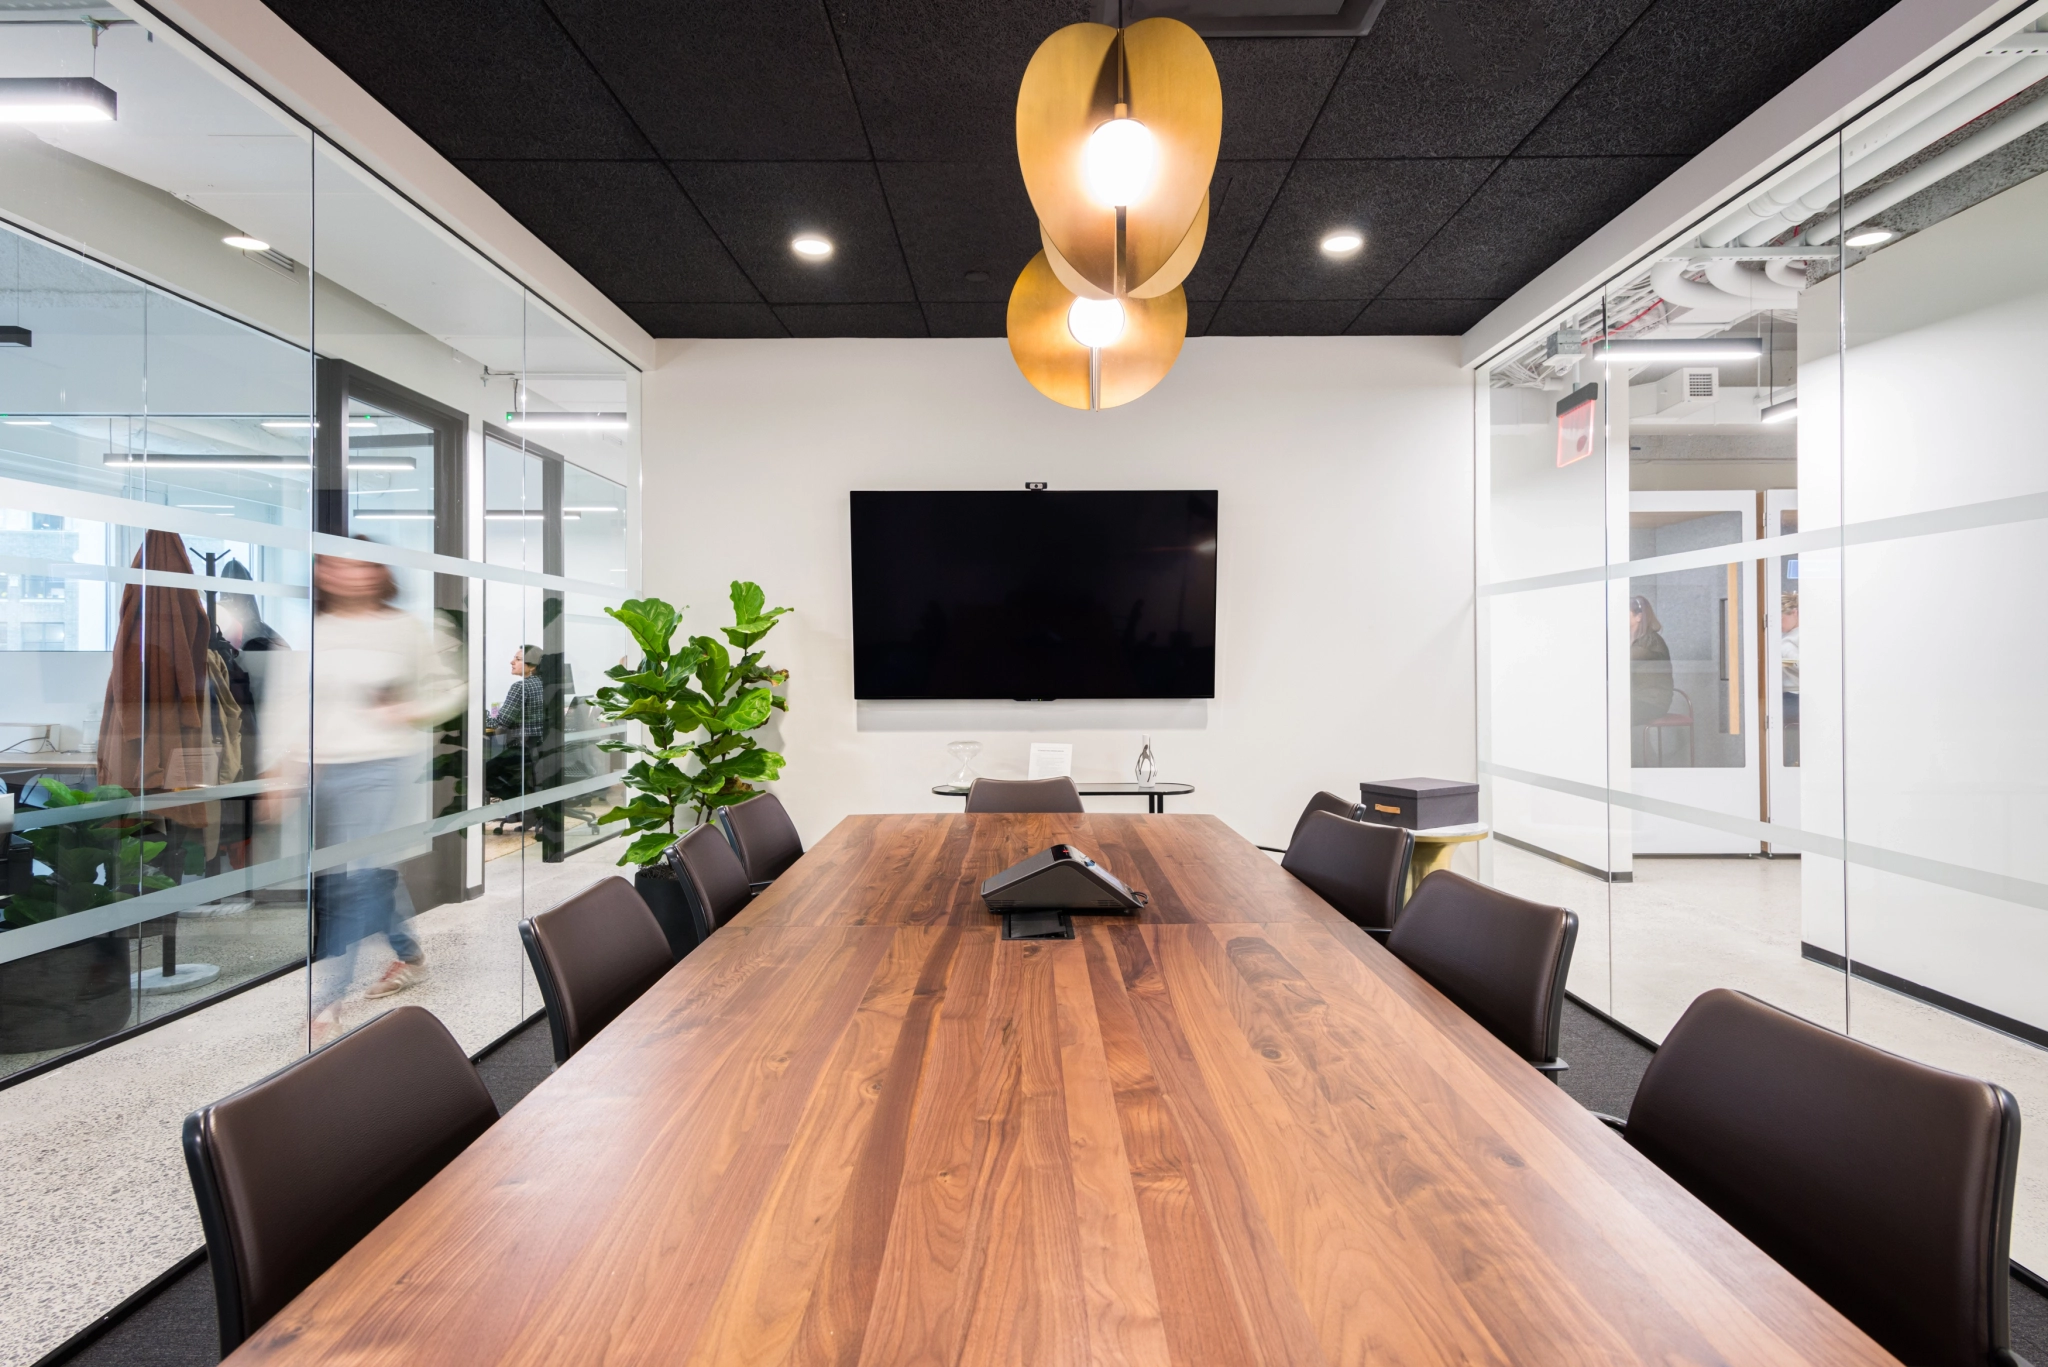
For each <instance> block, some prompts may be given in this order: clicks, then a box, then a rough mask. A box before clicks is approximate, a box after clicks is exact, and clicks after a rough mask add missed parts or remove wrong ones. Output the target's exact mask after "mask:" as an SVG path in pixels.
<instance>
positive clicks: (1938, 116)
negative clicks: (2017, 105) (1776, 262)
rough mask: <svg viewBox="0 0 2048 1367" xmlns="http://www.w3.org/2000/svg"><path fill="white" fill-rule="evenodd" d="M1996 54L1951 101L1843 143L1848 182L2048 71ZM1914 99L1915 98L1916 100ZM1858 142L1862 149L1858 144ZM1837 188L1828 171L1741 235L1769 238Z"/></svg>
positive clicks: (1926, 143) (1831, 198)
mask: <svg viewBox="0 0 2048 1367" xmlns="http://www.w3.org/2000/svg"><path fill="white" fill-rule="evenodd" d="M2000 60H2001V61H2002V62H2003V63H2005V65H2003V66H2002V67H2001V68H1998V69H1994V71H1993V72H1992V79H1990V80H1986V81H1984V82H1983V83H1982V84H1981V85H1978V86H1977V87H1976V88H1975V89H1972V90H1969V91H1967V92H1965V93H1964V94H1963V95H1962V96H1961V97H1960V98H1958V99H1955V100H1952V101H1950V102H1949V103H1948V104H1947V105H1945V106H1944V107H1942V108H1940V109H1937V110H1935V111H1934V112H1933V113H1931V114H1929V115H1927V116H1925V117H1923V118H1921V119H1919V120H1918V121H1916V122H1915V123H1914V124H1912V125H1911V126H1910V127H1907V128H1904V129H1902V130H1899V131H1897V132H1894V133H1892V134H1891V135H1890V136H1887V137H1884V138H1883V139H1877V138H1874V137H1873V136H1871V133H1872V132H1874V131H1875V126H1873V129H1872V130H1870V131H1867V132H1866V133H1864V134H1862V135H1859V136H1858V137H1857V138H1856V139H1855V140H1854V142H1855V147H1844V148H1843V160H1844V162H1845V169H1846V179H1847V181H1848V188H1849V189H1850V190H1854V189H1856V188H1857V187H1858V186H1860V185H1867V184H1869V183H1870V182H1871V181H1873V180H1875V179H1877V177H1879V176H1881V175H1883V174H1884V173H1885V172H1886V171H1889V170H1891V169H1892V168H1893V167H1894V166H1897V165H1898V164H1899V163H1900V162H1902V161H1905V160H1906V159H1907V158H1909V157H1913V156H1917V155H1918V154H1919V153H1921V152H1924V151H1925V150H1927V149H1928V148H1929V147H1931V146H1933V145H1934V144H1935V143H1937V142H1940V141H1941V140H1942V139H1943V138H1945V137H1947V136H1948V135H1949V134H1951V133H1953V132H1955V131H1956V130H1957V129H1958V128H1961V127H1962V126H1963V125H1964V124H1967V123H1971V122H1973V121H1975V120H1977V119H1980V118H1982V117H1984V115H1986V114H1988V113H1990V112H1991V111H1992V110H1994V109H1996V108H1998V106H2000V105H2002V104H2004V103H2005V102H2006V101H2007V100H2009V99H2011V98H2012V97H2013V96H2015V95H2017V94H2019V93H2020V92H2021V91H2023V90H2025V89H2026V88H2027V87H2029V86H2031V85H2033V84H2034V83H2035V82H2036V81H2038V80H2040V79H2041V78H2042V77H2043V76H2044V75H2048V60H2044V59H2042V58H2038V57H2015V58H2004V59H2000ZM1972 65H1973V66H1974V65H1975V64H1974V63H1973V64H1972ZM1914 103H1915V104H1917V103H1918V101H1914ZM1909 107H1910V106H1909ZM1890 122H1891V119H1890V118H1889V117H1887V118H1885V119H1883V120H1880V121H1879V123H1880V124H1888V123H1890ZM1858 148H1860V149H1861V150H1860V151H1859V150H1857V149H1858ZM1852 153H1853V155H1852ZM1841 193H1842V191H1841V189H1840V187H1839V185H1838V182H1837V180H1836V178H1835V177H1833V176H1829V177H1828V178H1827V179H1826V180H1825V181H1823V182H1822V183H1821V184H1819V185H1817V186H1815V187H1814V188H1813V189H1812V190H1810V191H1808V192H1807V193H1805V194H1804V195H1801V196H1799V197H1798V198H1797V199H1796V200H1794V201H1792V202H1790V203H1788V204H1787V205H1786V206H1785V207H1784V208H1783V209H1781V210H1780V211H1779V212H1778V214H1776V215H1775V216H1774V217H1771V218H1768V219H1765V220H1763V221H1762V222H1760V223H1758V224H1757V225H1756V226H1755V227H1753V228H1751V229H1749V230H1748V231H1747V232H1745V233H1743V234H1742V236H1741V238H1740V239H1739V240H1740V242H1741V244H1742V245H1743V246H1746V247H1754V246H1759V245H1761V244H1763V243H1765V242H1768V241H1770V240H1771V239H1772V238H1774V237H1776V236H1778V235H1779V234H1781V233H1783V232H1785V231H1786V230H1787V229H1789V228H1791V227H1793V226H1795V225H1796V224H1798V223H1801V222H1803V221H1804V220H1806V219H1807V218H1810V217H1812V216H1813V215H1814V214H1817V213H1819V212H1820V211H1821V210H1823V209H1826V208H1828V207H1829V206H1830V205H1832V204H1834V203H1835V202H1836V201H1837V200H1838V199H1839V198H1840V197H1841Z"/></svg>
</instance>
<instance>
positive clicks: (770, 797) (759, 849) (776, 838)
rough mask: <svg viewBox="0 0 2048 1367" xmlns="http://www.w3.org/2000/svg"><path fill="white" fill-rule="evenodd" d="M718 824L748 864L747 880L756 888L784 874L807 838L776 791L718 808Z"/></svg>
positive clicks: (801, 850) (801, 854) (799, 854)
mask: <svg viewBox="0 0 2048 1367" xmlns="http://www.w3.org/2000/svg"><path fill="white" fill-rule="evenodd" d="M718 824H719V826H720V827H722V828H723V829H724V831H725V838H726V839H727V840H730V841H731V842H732V847H733V849H734V851H735V852H737V853H738V855H739V857H740V863H742V864H744V865H746V869H747V882H748V883H750V884H751V885H752V886H753V889H754V891H755V892H759V891H760V890H761V889H763V888H765V887H767V886H768V885H769V884H770V883H772V882H774V881H775V880H776V879H777V878H779V877H781V876H782V871H783V870H784V869H787V868H788V867H789V866H790V865H791V864H794V863H795V862H796V861H797V860H799V859H801V858H803V853H804V842H803V839H802V838H801V837H800V836H798V835H797V833H796V823H795V822H793V821H791V820H790V819H789V813H788V812H786V811H784V810H783V807H782V800H781V799H780V798H778V797H776V796H775V794H773V793H761V794H759V795H758V796H755V797H750V798H748V799H747V800H746V801H745V802H735V803H733V804H732V805H731V806H730V807H720V808H719V809H718Z"/></svg>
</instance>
